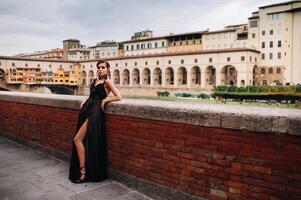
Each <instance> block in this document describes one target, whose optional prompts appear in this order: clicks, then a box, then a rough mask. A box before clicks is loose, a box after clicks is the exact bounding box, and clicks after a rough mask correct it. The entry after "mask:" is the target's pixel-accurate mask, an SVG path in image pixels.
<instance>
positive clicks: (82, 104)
mask: <svg viewBox="0 0 301 200" xmlns="http://www.w3.org/2000/svg"><path fill="white" fill-rule="evenodd" d="M85 102H86V101H85V100H83V101H82V102H81V104H80V109H82V108H83V106H84V104H85Z"/></svg>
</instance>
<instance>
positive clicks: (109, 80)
mask: <svg viewBox="0 0 301 200" xmlns="http://www.w3.org/2000/svg"><path fill="white" fill-rule="evenodd" d="M104 83H106V84H109V85H111V84H112V83H113V81H112V80H111V79H108V78H107V79H105V80H104Z"/></svg>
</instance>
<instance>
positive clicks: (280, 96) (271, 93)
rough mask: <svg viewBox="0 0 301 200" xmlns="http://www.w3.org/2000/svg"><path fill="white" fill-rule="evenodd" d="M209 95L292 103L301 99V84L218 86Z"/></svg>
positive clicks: (237, 99) (241, 99)
mask: <svg viewBox="0 0 301 200" xmlns="http://www.w3.org/2000/svg"><path fill="white" fill-rule="evenodd" d="M225 88H226V89H225ZM211 96H212V97H214V98H215V97H219V98H222V99H232V100H235V101H244V100H247V101H249V100H251V101H258V100H264V101H270V100H273V101H277V102H281V101H285V102H288V101H291V102H292V103H294V102H295V101H296V100H297V101H300V100H301V86H247V87H237V86H218V87H216V89H215V92H214V93H213V94H212V95H211Z"/></svg>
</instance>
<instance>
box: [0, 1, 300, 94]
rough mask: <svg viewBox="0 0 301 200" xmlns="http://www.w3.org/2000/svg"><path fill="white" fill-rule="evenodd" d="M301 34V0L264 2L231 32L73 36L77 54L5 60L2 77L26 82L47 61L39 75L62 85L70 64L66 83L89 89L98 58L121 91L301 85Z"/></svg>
mask: <svg viewBox="0 0 301 200" xmlns="http://www.w3.org/2000/svg"><path fill="white" fill-rule="evenodd" d="M300 35H301V1H290V2H285V3H279V4H273V5H267V6H263V7H260V8H259V10H258V11H256V12H253V13H252V14H251V16H250V17H249V18H248V22H247V23H246V24H239V25H230V26H226V27H225V28H224V29H223V30H216V31H209V30H205V31H198V32H191V33H181V34H169V35H166V36H160V37H153V33H152V31H149V30H147V31H142V32H137V33H135V34H134V35H133V36H132V37H131V40H128V41H124V42H121V43H117V42H112V41H106V42H103V43H100V44H98V45H96V46H93V47H89V48H86V49H85V48H84V47H83V45H80V42H79V40H74V39H71V40H65V41H64V53H65V50H66V52H68V55H69V59H65V60H61V61H50V60H45V59H25V58H14V57H0V75H1V79H3V77H5V78H6V80H9V81H8V82H9V84H13V83H14V82H15V83H19V82H20V80H21V78H20V76H23V75H24V73H25V72H24V70H25V69H27V68H37V67H38V66H39V67H38V68H40V69H41V70H40V71H38V72H36V73H37V76H41V77H42V83H45V79H43V77H44V76H45V75H48V76H47V79H46V80H50V81H52V83H54V84H55V83H56V82H55V80H56V79H55V78H56V77H55V76H56V75H55V73H56V72H55V70H57V69H61V70H62V69H64V70H63V71H64V73H63V77H64V79H63V83H64V84H67V85H68V84H71V80H72V84H73V85H78V86H88V85H89V83H90V82H91V80H92V79H93V77H95V75H96V68H95V64H96V62H97V61H98V60H99V59H106V60H108V62H109V63H110V65H111V79H112V80H113V81H114V82H115V84H117V86H119V87H121V88H134V89H137V88H146V89H153V90H158V89H170V90H171V89H173V90H176V89H177V90H183V91H190V90H191V91H202V90H209V89H210V88H212V87H213V86H216V85H237V86H246V85H285V84H299V83H301V56H300V55H301V37H300ZM81 51H83V52H88V53H84V54H82V53H81ZM26 65H27V66H26ZM75 66H76V67H75ZM49 74H53V77H50V76H49ZM61 74H62V73H61ZM7 76H8V77H7ZM9 77H11V78H9ZM66 77H67V78H66ZM71 77H72V78H71ZM59 78H60V75H59V77H57V81H58V82H57V83H60V82H61V79H59ZM67 79H68V81H66V80H67ZM37 80H40V78H37ZM40 82H41V81H40Z"/></svg>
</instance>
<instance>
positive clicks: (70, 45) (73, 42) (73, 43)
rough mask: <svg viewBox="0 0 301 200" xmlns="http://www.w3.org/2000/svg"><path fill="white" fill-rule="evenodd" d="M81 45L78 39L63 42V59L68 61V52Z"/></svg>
mask: <svg viewBox="0 0 301 200" xmlns="http://www.w3.org/2000/svg"><path fill="white" fill-rule="evenodd" d="M79 45H80V41H79V40H77V39H68V40H64V41H63V58H64V59H65V60H67V59H68V51H69V49H71V48H74V47H78V46H79Z"/></svg>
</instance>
